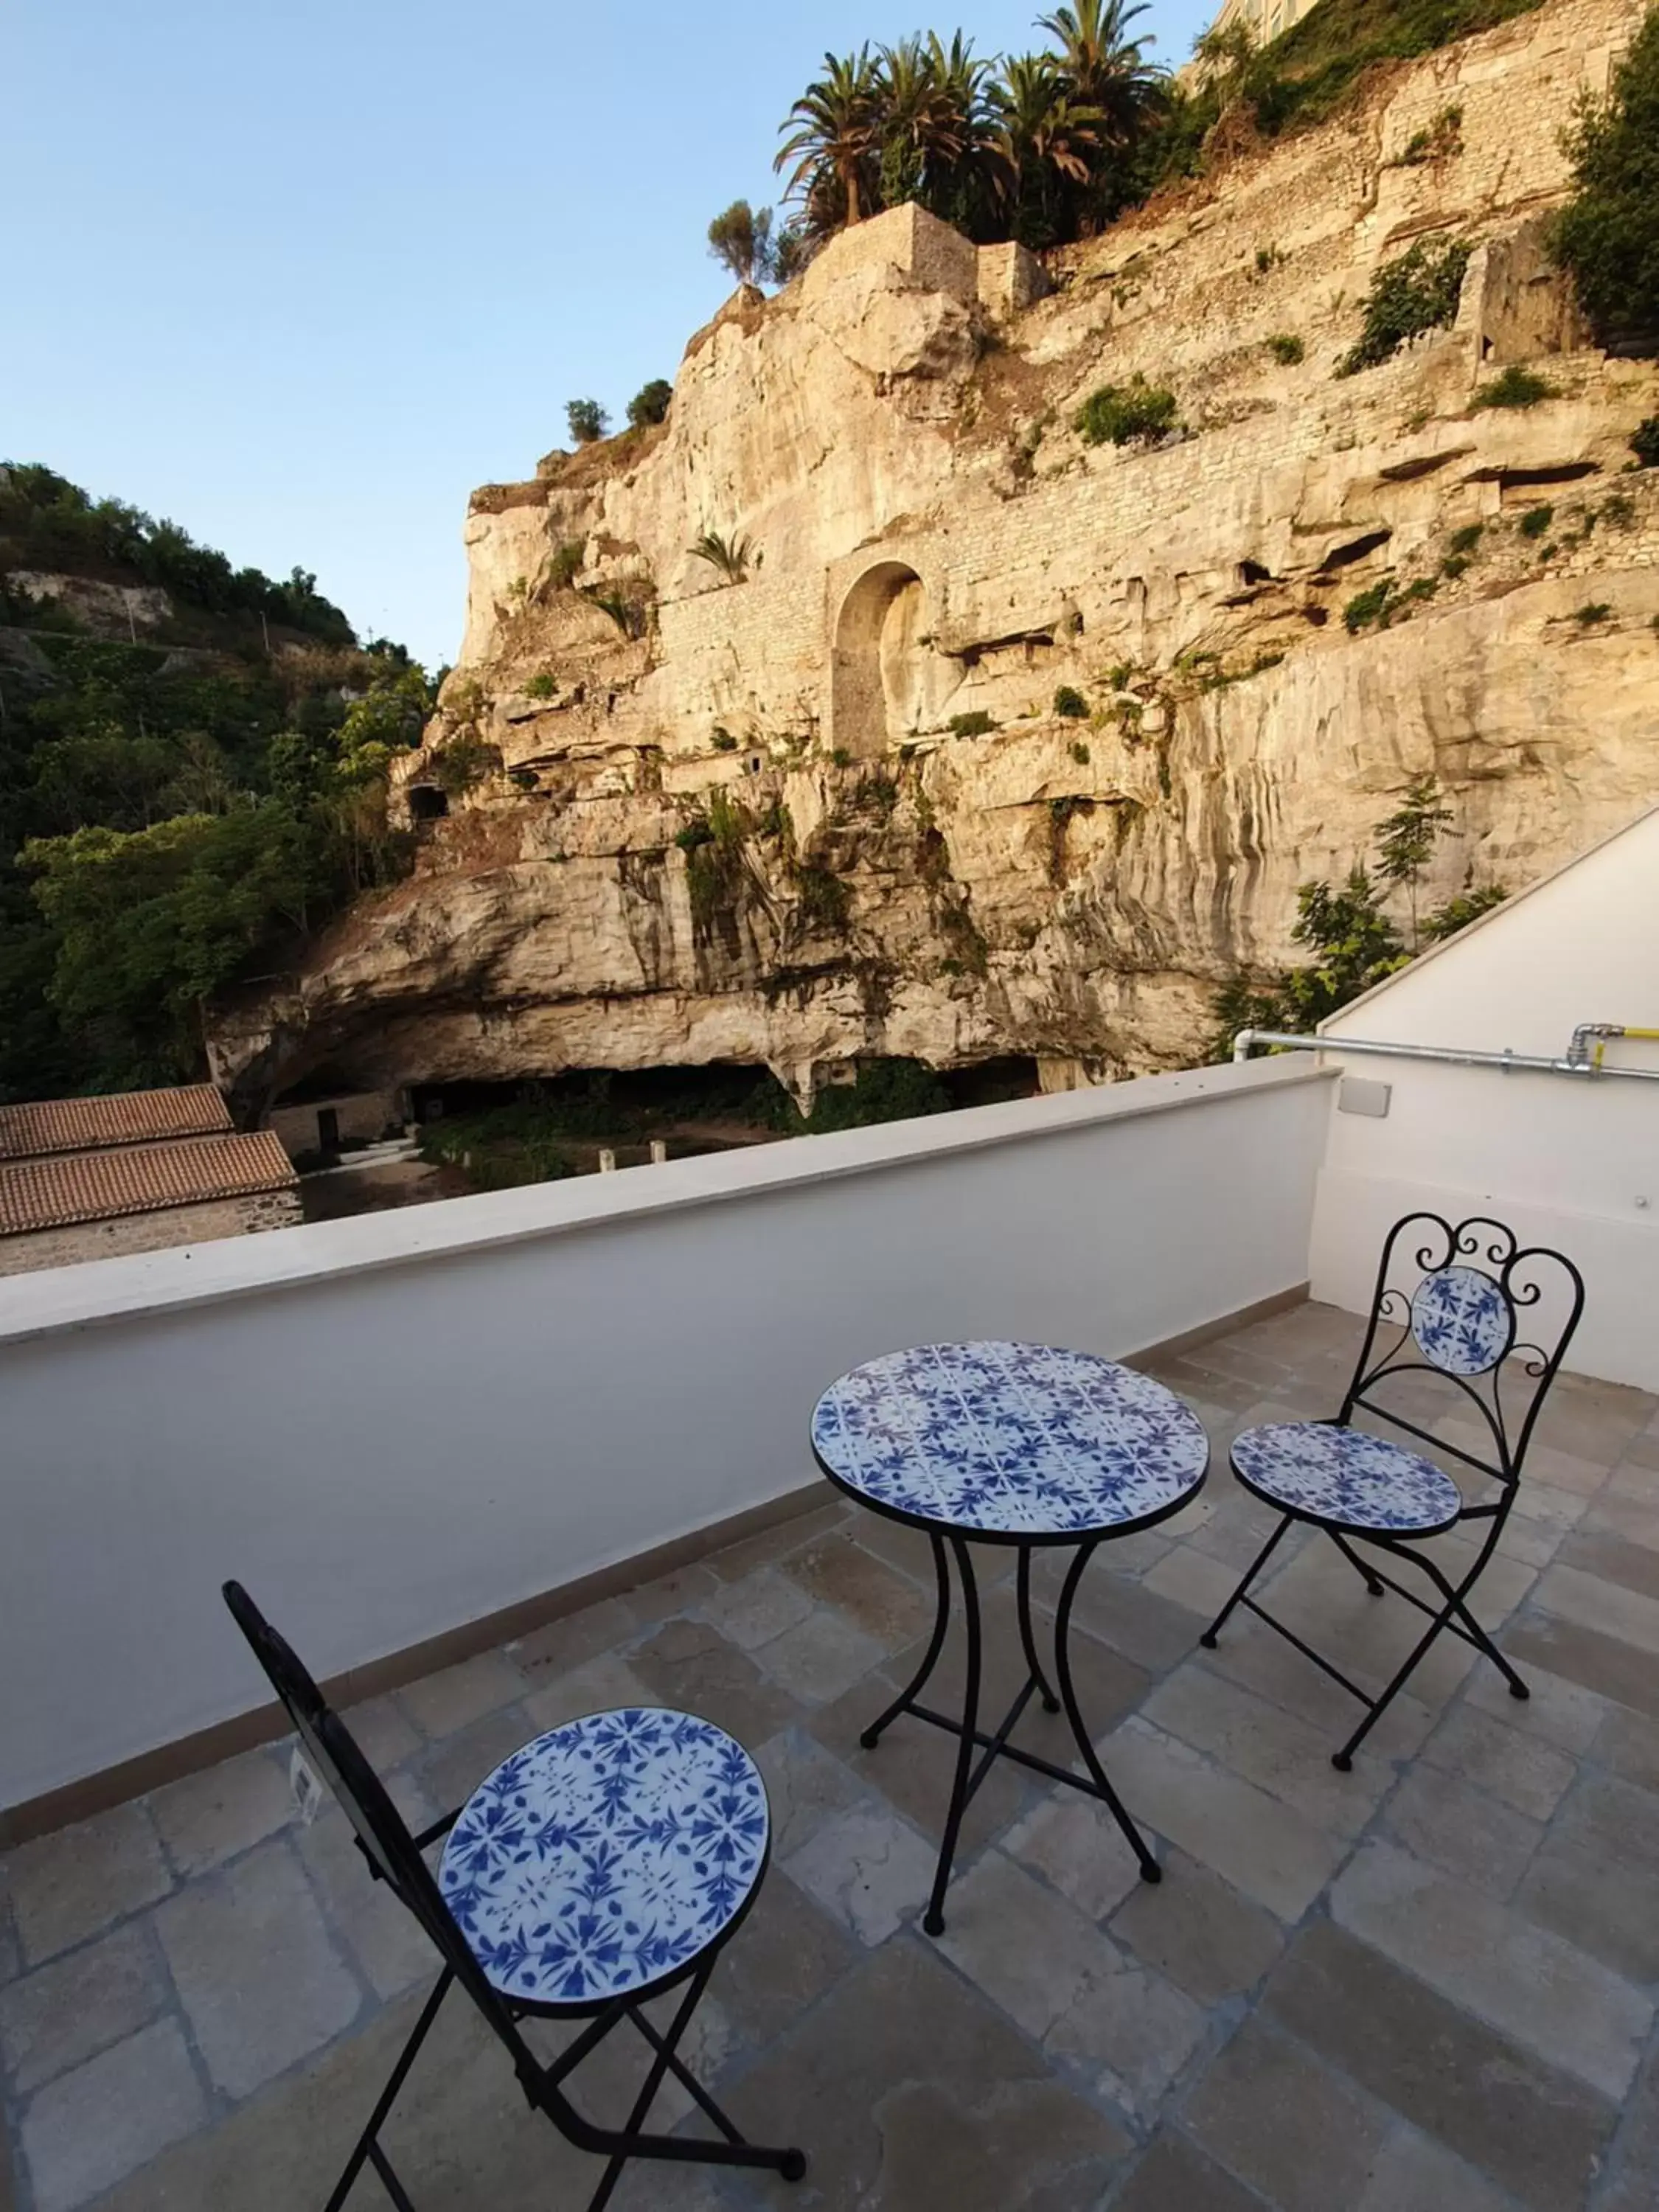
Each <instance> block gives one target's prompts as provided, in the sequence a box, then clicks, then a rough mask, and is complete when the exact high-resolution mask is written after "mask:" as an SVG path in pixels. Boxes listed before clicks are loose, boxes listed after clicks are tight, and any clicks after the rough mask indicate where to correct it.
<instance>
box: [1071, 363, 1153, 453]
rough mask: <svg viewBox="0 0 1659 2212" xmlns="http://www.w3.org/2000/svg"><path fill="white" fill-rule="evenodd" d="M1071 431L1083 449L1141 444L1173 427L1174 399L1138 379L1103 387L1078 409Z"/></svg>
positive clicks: (1092, 393)
mask: <svg viewBox="0 0 1659 2212" xmlns="http://www.w3.org/2000/svg"><path fill="white" fill-rule="evenodd" d="M1072 427H1073V429H1074V430H1075V431H1076V432H1077V434H1078V435H1079V437H1080V438H1081V439H1082V441H1083V442H1084V444H1085V446H1105V445H1113V446H1129V445H1134V444H1137V443H1144V442H1145V441H1146V440H1147V439H1149V438H1161V437H1162V436H1163V435H1164V433H1165V431H1168V430H1173V429H1174V428H1176V396H1175V394H1174V392H1170V391H1168V390H1166V389H1165V387H1164V386H1162V385H1154V384H1148V383H1147V381H1146V378H1145V377H1144V376H1140V375H1136V376H1133V377H1131V379H1130V380H1129V381H1128V383H1127V384H1103V385H1102V386H1101V387H1100V389H1099V391H1098V392H1091V393H1090V394H1089V397H1088V398H1086V399H1085V401H1084V403H1083V404H1082V406H1081V407H1079V410H1078V411H1077V413H1076V415H1075V416H1073V421H1072Z"/></svg>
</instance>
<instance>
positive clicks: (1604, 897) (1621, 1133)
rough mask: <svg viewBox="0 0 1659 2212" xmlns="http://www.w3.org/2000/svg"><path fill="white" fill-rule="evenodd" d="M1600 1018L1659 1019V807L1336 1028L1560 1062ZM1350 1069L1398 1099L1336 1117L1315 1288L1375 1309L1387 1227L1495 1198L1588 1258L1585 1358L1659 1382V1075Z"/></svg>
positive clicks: (1530, 1229) (1318, 1222)
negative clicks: (1383, 1111)
mask: <svg viewBox="0 0 1659 2212" xmlns="http://www.w3.org/2000/svg"><path fill="white" fill-rule="evenodd" d="M1586 1021H1607V1022H1620V1023H1623V1024H1626V1025H1628V1026H1631V1027H1633V1028H1644V1029H1650V1028H1659V812H1655V813H1651V814H1649V815H1646V816H1644V817H1643V818H1642V819H1641V820H1640V821H1639V822H1638V823H1634V824H1633V825H1632V827H1631V828H1630V829H1626V830H1625V831H1623V832H1622V833H1621V834H1620V836H1616V837H1614V838H1612V839H1611V840H1609V841H1608V842H1607V843H1606V844H1603V845H1601V846H1599V847H1597V848H1595V850H1594V851H1592V852H1590V853H1589V854H1585V855H1584V856H1583V858H1582V859H1581V860H1577V861H1575V862H1574V863H1573V864H1572V865H1571V866H1569V867H1567V868H1565V869H1564V870H1562V871H1561V872H1560V873H1559V874H1558V875H1556V876H1553V877H1552V878H1550V879H1549V880H1548V881H1547V882H1546V883H1543V884H1540V885H1539V886H1538V887H1537V889H1536V890H1534V891H1532V892H1530V893H1529V894H1528V896H1526V897H1524V898H1522V899H1519V900H1517V901H1516V902H1515V904H1514V905H1513V906H1510V907H1507V908H1503V909H1501V910H1499V911H1498V912H1497V913H1495V914H1493V915H1491V916H1489V917H1488V918H1487V919H1486V920H1485V921H1482V922H1480V923H1479V924H1478V925H1477V926H1476V927H1474V928H1473V929H1471V930H1470V931H1468V933H1466V934H1465V935H1463V936H1462V937H1458V938H1455V939H1453V940H1452V941H1451V942H1450V943H1449V945H1445V946H1443V948H1442V949H1440V950H1439V951H1437V952H1436V953H1434V954H1433V955H1432V956H1431V957H1428V958H1425V959H1424V960H1422V961H1419V962H1418V963H1416V964H1415V965H1414V966H1413V967H1411V968H1409V969H1404V970H1402V971H1401V974H1400V975H1396V976H1394V977H1392V978H1391V979H1390V980H1389V981H1388V982H1387V983H1385V984H1383V986H1381V987H1380V988H1378V989H1377V990H1376V991H1374V992H1372V993H1371V994H1370V995H1369V997H1367V998H1365V999H1364V1000H1358V1001H1356V1003H1355V1004H1354V1005H1353V1006H1347V1007H1345V1008H1344V1009H1343V1011H1342V1012H1341V1013H1340V1014H1339V1015H1337V1016H1336V1017H1335V1018H1334V1020H1332V1021H1331V1022H1329V1023H1328V1024H1326V1028H1325V1031H1324V1033H1325V1034H1326V1035H1328V1036H1344V1035H1346V1036H1358V1037H1368V1038H1376V1039H1378V1040H1381V1041H1385V1042H1389V1043H1402V1042H1404V1043H1412V1044H1433V1045H1451V1046H1463V1047H1468V1048H1474V1049H1476V1050H1480V1051H1490V1052H1502V1051H1504V1050H1505V1049H1509V1050H1512V1051H1515V1052H1518V1053H1531V1054H1546V1055H1548V1056H1550V1057H1557V1056H1564V1055H1565V1053H1566V1051H1567V1048H1568V1045H1569V1043H1570V1042H1571V1036H1572V1032H1573V1030H1574V1029H1575V1028H1576V1027H1577V1024H1579V1023H1580V1022H1586ZM1608 1055H1609V1060H1610V1062H1613V1063H1617V1064H1622V1065H1624V1066H1632V1067H1642V1066H1646V1067H1659V1045H1653V1044H1644V1043H1639V1042H1621V1043H1615V1044H1613V1045H1610V1046H1609V1048H1608ZM1333 1057H1335V1056H1333ZM1345 1065H1346V1067H1347V1068H1348V1070H1349V1072H1350V1073H1352V1075H1353V1076H1355V1077H1358V1078H1362V1079H1366V1080H1370V1081H1376V1082H1382V1083H1386V1084H1389V1085H1392V1091H1393V1095H1392V1098H1391V1101H1390V1107H1389V1115H1388V1118H1387V1119H1386V1120H1384V1121H1371V1120H1366V1119H1364V1118H1361V1117H1359V1116H1358V1115H1349V1114H1344V1113H1337V1114H1334V1115H1333V1116H1332V1121H1331V1140H1330V1147H1329V1151H1328V1153H1327V1156H1326V1161H1325V1166H1324V1169H1323V1171H1322V1174H1321V1176H1320V1182H1319V1202H1318V1206H1317V1210H1316V1218H1315V1229H1314V1239H1313V1250H1312V1277H1313V1291H1314V1296H1315V1297H1319V1298H1328V1299H1329V1300H1331V1301H1332V1302H1333V1303H1334V1304H1338V1305H1342V1306H1346V1307H1350V1308H1352V1310H1355V1311H1363V1310H1364V1308H1365V1306H1366V1304H1368V1302H1369V1300H1370V1294H1371V1288H1372V1271H1373V1269H1374V1267H1375V1262H1376V1253H1377V1251H1378V1249H1380V1246H1381V1243H1382V1239H1383V1234H1384V1233H1385V1231H1387V1229H1388V1227H1389V1225H1390V1224H1391V1223H1392V1222H1394V1221H1395V1220H1397V1219H1398V1218H1399V1217H1400V1216H1401V1214H1402V1213H1406V1212H1410V1211H1411V1210H1412V1209H1413V1207H1415V1206H1428V1207H1431V1208H1432V1209H1433V1210H1434V1211H1436V1212H1442V1213H1448V1214H1449V1215H1450V1217H1451V1218H1454V1219H1455V1218H1458V1217H1459V1216H1460V1215H1461V1214H1464V1213H1468V1212H1477V1211H1486V1212H1492V1213H1494V1214H1496V1215H1497V1216H1498V1218H1500V1219H1502V1220H1504V1221H1507V1222H1509V1223H1510V1225H1511V1226H1513V1227H1514V1228H1515V1229H1516V1231H1517V1232H1518V1233H1519V1234H1520V1235H1521V1236H1522V1237H1523V1238H1524V1239H1526V1240H1527V1241H1528V1242H1534V1243H1544V1244H1549V1245H1553V1246H1555V1247H1557V1248H1558V1249H1560V1250H1562V1251H1564V1252H1565V1253H1566V1254H1567V1255H1568V1256H1569V1257H1570V1258H1571V1259H1572V1260H1574V1261H1577V1264H1578V1266H1579V1267H1580V1268H1581V1269H1582V1271H1583V1274H1584V1278H1585V1282H1586V1285H1587V1289H1588V1301H1587V1304H1586V1308H1585V1315H1584V1320H1583V1326H1582V1327H1581V1328H1580V1330H1579V1333H1578V1335H1577V1338H1576V1339H1575V1340H1574V1343H1573V1346H1572V1350H1571V1354H1570V1361H1571V1365H1572V1366H1573V1367H1575V1368H1577V1369H1578V1370H1580V1371H1581V1372H1583V1373H1585V1374H1590V1375H1595V1376H1602V1377H1604V1378H1606V1379H1607V1380H1608V1381H1612V1382H1619V1383H1636V1384H1638V1385H1639V1386H1641V1387H1642V1388H1644V1389H1659V1083H1655V1084H1648V1083H1624V1082H1618V1081H1609V1080H1601V1081H1588V1080H1585V1079H1583V1078H1577V1079H1575V1078H1569V1077H1566V1076H1560V1075H1542V1074H1508V1073H1502V1072H1500V1071H1498V1070H1496V1069H1491V1068H1478V1067H1476V1068H1458V1067H1446V1066H1433V1065H1429V1064H1425V1063H1423V1062H1418V1061H1410V1060H1371V1059H1369V1058H1367V1059H1365V1060H1358V1059H1353V1060H1347V1061H1346V1063H1345Z"/></svg>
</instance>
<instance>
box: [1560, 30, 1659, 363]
mask: <svg viewBox="0 0 1659 2212" xmlns="http://www.w3.org/2000/svg"><path fill="white" fill-rule="evenodd" d="M1566 143H1567V151H1568V153H1569V155H1570V156H1571V161H1572V169H1573V178H1574V181H1575V184H1576V185H1577V190H1576V191H1575V192H1574V194H1573V197H1572V198H1571V200H1570V201H1569V202H1568V204H1567V205H1566V206H1565V208H1564V209H1563V210H1561V212H1560V214H1559V216H1557V218H1556V220H1555V222H1554V224H1553V228H1552V232H1551V238H1550V248H1551V252H1553V256H1554V258H1555V259H1556V261H1557V262H1558V263H1559V265H1560V266H1561V267H1562V268H1564V269H1565V270H1568V271H1569V273H1570V274H1571V277H1572V281H1573V284H1574V287H1575V289H1577V294H1578V297H1579V299H1580V301H1582V303H1583V307H1584V311H1585V313H1587V314H1588V315H1589V319H1590V321H1591V323H1592V324H1593V325H1595V331H1596V334H1597V336H1598V337H1601V339H1602V341H1603V342H1604V343H1605V342H1607V341H1608V340H1610V339H1614V338H1620V337H1635V338H1637V339H1638V340H1645V341H1653V340H1655V339H1659V7H1653V8H1650V9H1649V10H1648V12H1647V15H1645V16H1644V19H1643V21H1642V25H1641V27H1640V29H1639V30H1638V32H1637V33H1636V37H1635V39H1634V40H1632V44H1631V46H1630V50H1629V52H1627V53H1626V56H1625V58H1624V60H1623V61H1622V62H1621V63H1620V65H1619V67H1618V69H1617V70H1615V71H1614V72H1613V82H1612V83H1611V84H1610V85H1609V87H1608V88H1607V97H1606V98H1605V99H1604V100H1596V99H1595V98H1593V97H1591V96H1590V95H1589V94H1586V95H1584V96H1583V98H1582V99H1581V100H1580V102H1579V105H1578V109H1577V115H1576V116H1575V118H1574V122H1573V126H1572V129H1571V131H1570V132H1569V133H1568V136H1567V142H1566Z"/></svg>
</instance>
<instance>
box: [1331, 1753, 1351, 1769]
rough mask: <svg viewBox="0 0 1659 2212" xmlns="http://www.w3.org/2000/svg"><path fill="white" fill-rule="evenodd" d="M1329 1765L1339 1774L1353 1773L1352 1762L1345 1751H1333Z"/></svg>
mask: <svg viewBox="0 0 1659 2212" xmlns="http://www.w3.org/2000/svg"><path fill="white" fill-rule="evenodd" d="M1331 1765H1333V1766H1334V1768H1335V1769H1336V1771H1337V1772H1338V1773H1339V1774H1352V1772H1353V1760H1352V1759H1351V1758H1350V1757H1349V1755H1348V1753H1346V1751H1334V1752H1333V1753H1331Z"/></svg>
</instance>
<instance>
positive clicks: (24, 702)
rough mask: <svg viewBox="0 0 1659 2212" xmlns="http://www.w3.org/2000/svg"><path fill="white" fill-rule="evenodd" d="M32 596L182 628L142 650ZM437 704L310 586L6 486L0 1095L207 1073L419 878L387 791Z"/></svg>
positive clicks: (62, 484)
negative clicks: (129, 603) (291, 969)
mask: <svg viewBox="0 0 1659 2212" xmlns="http://www.w3.org/2000/svg"><path fill="white" fill-rule="evenodd" d="M29 575H33V576H37V577H44V576H50V577H56V578H70V579H78V580H82V581H84V582H86V583H88V584H92V585H104V586H115V587H116V588H117V590H118V591H122V590H125V591H129V592H135V591H143V590H145V589H150V590H154V589H155V588H159V589H161V590H163V591H165V592H166V593H167V600H168V603H169V607H170V611H168V612H167V615H166V617H165V618H164V619H162V620H161V621H160V622H159V623H155V625H154V626H153V627H151V626H149V624H148V623H147V625H146V628H145V629H144V630H143V631H142V632H141V631H140V630H139V629H138V625H137V622H136V621H132V620H120V619H118V618H117V611H118V609H119V607H120V605H121V602H120V601H119V600H118V599H116V598H115V597H114V595H113V594H111V595H109V597H108V600H107V611H106V602H105V601H104V600H100V599H99V598H98V595H97V594H95V593H93V594H87V593H82V594H81V595H80V599H79V601H78V604H79V605H81V606H82V609H83V610H87V609H94V610H96V611H82V613H81V614H79V615H78V616H77V614H76V612H75V611H74V609H75V606H76V604H77V601H76V599H72V598H63V597H58V596H56V595H48V594H47V593H46V592H45V591H44V590H41V589H39V588H36V589H30V588H29V587H28V586H27V585H26V584H24V583H23V582H21V581H20V576H29ZM144 611H145V612H146V614H147V615H148V614H149V613H152V612H154V611H155V608H154V603H153V602H152V603H148V604H146V605H145V610H144ZM110 629H116V630H117V632H118V634H117V635H109V634H108V632H109V630H110ZM431 698H432V688H431V686H430V685H429V684H428V680H427V678H426V675H425V672H424V671H422V669H421V668H419V667H418V666H416V665H415V664H414V663H413V662H411V661H410V659H409V657H408V655H407V654H406V653H404V651H403V649H402V648H401V647H398V646H394V645H392V644H390V643H389V642H387V641H386V640H384V639H382V640H377V641H374V642H373V643H372V644H370V645H368V647H359V645H358V643H357V641H356V636H355V635H354V634H353V631H352V629H351V626H350V624H349V622H348V621H347V619H346V617H344V615H343V614H342V613H341V611H340V610H339V609H338V608H337V607H335V606H333V605H331V604H330V602H329V601H328V600H327V599H324V598H322V597H321V596H320V595H319V592H317V589H316V580H315V578H314V577H312V576H309V575H307V574H305V573H304V572H302V571H301V570H299V569H295V572H294V574H292V575H291V576H290V577H289V580H288V581H287V582H286V583H280V584H279V583H275V582H273V581H272V580H270V578H269V577H267V576H265V575H264V574H261V573H260V572H259V571H258V569H253V568H243V569H234V568H232V566H231V564H230V562H228V560H227V559H226V558H225V556H223V555H222V554H221V553H217V552H215V551H214V550H212V549H210V548H209V547H206V546H202V545H197V544H196V543H195V542H194V541H193V540H192V539H191V538H190V536H189V535H188V533H187V532H185V531H183V530H180V529H179V528H178V526H176V525H174V524H171V523H155V522H153V521H152V520H150V519H149V517H148V516H147V515H144V514H142V513H139V511H138V510H137V509H136V508H133V507H128V506H126V505H125V504H124V503H123V502H121V501H112V500H106V501H94V500H93V499H91V498H89V497H88V495H87V494H86V493H85V492H83V491H82V490H81V489H79V488H78V487H77V486H76V485H74V484H70V483H67V482H66V481H65V479H64V478H63V477H60V476H58V475H56V474H55V473H54V472H53V471H51V470H49V469H46V468H42V467H39V466H27V467H18V466H10V467H8V468H6V469H4V470H3V471H0V1099H17V1098H27V1097H52V1096H54V1095H60V1094H64V1093H68V1092H74V1091H83V1090H112V1089H121V1088H125V1087H129V1086H131V1085H139V1084H146V1083H171V1082H178V1081H180V1080H185V1079H191V1078H194V1077H197V1076H199V1075H201V1074H202V1073H204V1057H203V1042H202V1039H203V1009H204V1005H205V1003H206V1001H207V1000H208V999H209V998H210V996H211V995H212V994H213V993H214V992H216V991H217V990H219V989H221V988H222V987H224V986H225V985H226V984H228V983H229V982H231V981H234V980H235V979H236V978H237V977H239V976H241V975H250V974H258V973H268V972H270V969H271V968H272V967H273V966H276V965H277V964H279V963H281V962H282V961H283V958H284V957H287V956H289V955H290V954H291V953H292V951H293V950H294V949H295V946H296V945H297V944H298V943H299V942H301V940H302V939H303V938H304V936H305V934H306V933H307V932H309V931H310V930H312V929H314V928H315V927H316V926H317V925H318V923H319V922H320V921H323V920H324V919H325V918H326V916H327V915H329V914H330V913H331V911H333V910H334V909H335V908H337V907H338V906H340V905H341V904H342V903H343V902H345V901H346V900H348V899H349V898H350V897H351V896H353V895H354V894H355V893H356V892H357V891H358V890H362V889H364V888H366V887H368V886H369V885H371V884H376V883H380V882H384V881H386V879H388V878H390V877H391V876H392V875H395V874H396V873H398V872H400V870H401V869H402V867H403V866H404V858H405V856H404V851H403V842H402V841H401V840H400V839H399V838H398V836H395V835H394V834H393V833H392V832H391V831H390V829H388V826H387V822H386V774H387V769H388V768H389V765H390V763H391V759H392V754H393V753H394V752H395V751H396V750H399V749H400V748H402V747H404V746H407V745H409V744H412V743H414V742H415V740H416V738H418V736H419V732H420V729H421V725H422V721H423V720H424V719H425V717H426V714H427V713H428V709H429V708H430V704H431Z"/></svg>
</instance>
